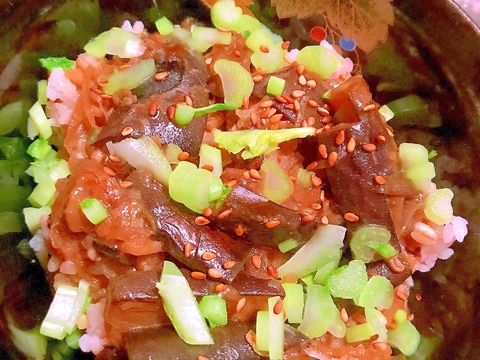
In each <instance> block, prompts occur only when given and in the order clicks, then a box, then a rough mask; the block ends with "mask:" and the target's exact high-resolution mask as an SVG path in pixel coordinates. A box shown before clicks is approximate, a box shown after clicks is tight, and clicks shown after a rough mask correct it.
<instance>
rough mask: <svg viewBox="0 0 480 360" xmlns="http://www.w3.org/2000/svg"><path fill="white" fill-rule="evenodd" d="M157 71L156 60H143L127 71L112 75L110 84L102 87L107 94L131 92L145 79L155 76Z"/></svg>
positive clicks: (109, 80) (109, 79)
mask: <svg viewBox="0 0 480 360" xmlns="http://www.w3.org/2000/svg"><path fill="white" fill-rule="evenodd" d="M155 71H156V66H155V60H153V59H146V60H142V61H140V62H138V63H136V64H134V65H132V66H130V67H129V68H128V69H126V70H122V71H117V72H115V73H113V74H112V75H110V77H109V78H108V82H107V83H106V84H104V85H103V86H102V88H103V91H104V92H105V93H106V94H110V95H112V94H113V93H114V92H115V91H117V90H123V89H125V90H131V89H134V88H136V87H137V86H139V85H140V84H141V83H142V82H143V81H145V79H147V78H149V77H151V76H153V75H154V74H155Z"/></svg>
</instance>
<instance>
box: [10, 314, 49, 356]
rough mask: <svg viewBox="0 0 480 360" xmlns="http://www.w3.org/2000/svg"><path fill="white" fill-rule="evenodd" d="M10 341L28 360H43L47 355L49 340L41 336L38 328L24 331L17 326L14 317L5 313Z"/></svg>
mask: <svg viewBox="0 0 480 360" xmlns="http://www.w3.org/2000/svg"><path fill="white" fill-rule="evenodd" d="M4 313H5V317H6V320H7V327H8V330H9V332H10V339H11V340H12V342H13V344H14V345H15V347H16V348H17V349H18V350H19V351H20V352H21V353H22V354H23V355H25V356H26V357H27V358H28V359H34V360H41V359H44V358H45V356H46V355H47V338H46V337H45V336H44V335H42V334H40V328H39V327H38V326H36V327H34V328H33V329H29V330H22V329H20V328H19V327H18V326H17V325H16V324H15V320H14V319H13V317H12V315H10V313H9V312H8V311H4Z"/></svg>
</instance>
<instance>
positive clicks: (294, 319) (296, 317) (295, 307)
mask: <svg viewBox="0 0 480 360" xmlns="http://www.w3.org/2000/svg"><path fill="white" fill-rule="evenodd" d="M282 287H283V289H284V290H285V298H284V299H283V310H284V311H285V317H286V319H287V320H288V322H289V323H290V324H299V323H300V322H301V321H302V318H303V307H304V305H305V295H304V294H303V285H302V284H293V283H283V284H282Z"/></svg>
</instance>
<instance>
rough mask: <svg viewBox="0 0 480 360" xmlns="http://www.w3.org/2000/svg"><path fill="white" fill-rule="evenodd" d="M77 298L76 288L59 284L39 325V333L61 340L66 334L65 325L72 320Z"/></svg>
mask: <svg viewBox="0 0 480 360" xmlns="http://www.w3.org/2000/svg"><path fill="white" fill-rule="evenodd" d="M76 299H77V288H76V287H74V286H70V285H63V284H62V285H60V286H59V287H58V288H57V290H56V292H55V296H54V297H53V301H52V303H51V304H50V307H49V309H48V312H47V315H46V316H45V319H44V320H43V321H42V324H41V326H40V334H42V335H45V336H48V337H51V338H54V339H58V340H62V339H63V338H65V336H66V335H67V331H66V326H67V324H68V323H69V322H70V321H72V318H71V315H72V309H73V308H74V306H75V302H76Z"/></svg>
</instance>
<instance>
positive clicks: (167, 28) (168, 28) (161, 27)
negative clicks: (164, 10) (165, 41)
mask: <svg viewBox="0 0 480 360" xmlns="http://www.w3.org/2000/svg"><path fill="white" fill-rule="evenodd" d="M155 27H156V28H157V31H158V33H159V34H160V35H169V34H171V33H172V31H173V23H172V22H171V21H170V20H169V19H168V18H167V17H166V16H162V17H161V18H159V19H158V20H157V21H155Z"/></svg>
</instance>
